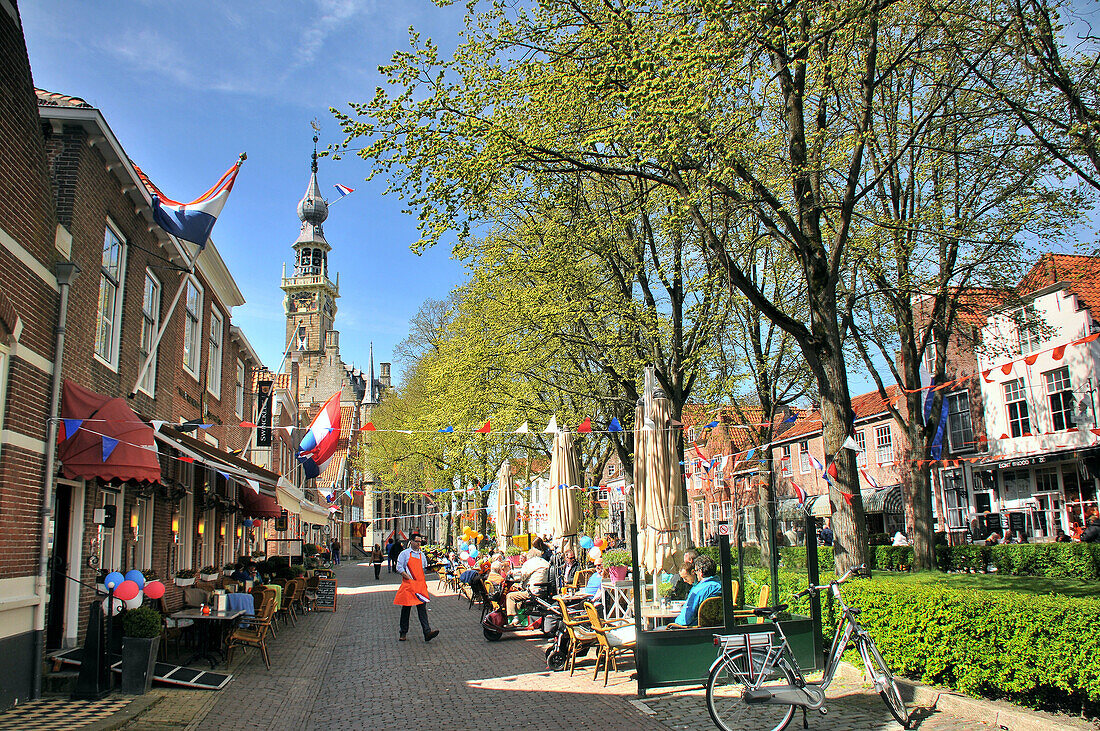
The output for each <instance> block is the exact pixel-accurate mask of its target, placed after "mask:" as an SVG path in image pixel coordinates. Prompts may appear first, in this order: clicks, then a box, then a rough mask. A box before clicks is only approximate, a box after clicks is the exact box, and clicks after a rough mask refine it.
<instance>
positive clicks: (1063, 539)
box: [1054, 528, 1072, 543]
mask: <svg viewBox="0 0 1100 731" xmlns="http://www.w3.org/2000/svg"><path fill="white" fill-rule="evenodd" d="M1054 542H1055V543H1071V542H1072V540H1071V539H1070V537H1069V536H1067V535H1066V532H1065V531H1064V530H1062V529H1061V528H1059V529H1058V532H1056V533H1055V534H1054Z"/></svg>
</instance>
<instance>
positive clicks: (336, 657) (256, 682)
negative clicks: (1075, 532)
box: [122, 563, 1049, 731]
mask: <svg viewBox="0 0 1100 731" xmlns="http://www.w3.org/2000/svg"><path fill="white" fill-rule="evenodd" d="M338 577H339V581H340V588H339V595H338V596H339V600H338V604H337V611H336V613H335V614H332V613H310V614H307V615H305V616H304V617H301V618H300V619H299V621H298V624H297V626H290V627H284V628H283V629H281V630H280V631H279V636H278V638H277V639H275V640H273V641H272V643H271V646H270V650H271V661H272V668H271V671H270V672H269V671H267V670H266V669H265V668H264V666H263V662H262V661H261V660H260V659H259V657H258V655H257V654H256V653H254V652H250V651H245V652H242V653H240V654H238V655H236V656H235V657H234V660H233V666H232V667H231V668H230V671H231V672H232V673H233V674H234V678H233V681H232V682H231V683H230V684H229V685H228V686H227V687H226V688H225V689H224V690H222V691H220V692H213V693H212V692H206V691H177V690H168V689H161V690H158V691H157V693H158V694H160V695H162V696H163V697H162V699H161V700H160V701H159V702H157V703H155V704H154V705H153V706H152V707H151V708H149V709H148V710H147V711H146V712H144V713H143V714H141V715H140V716H139V717H137V718H136V719H134V720H132V721H130V722H128V723H127V724H126V725H124V726H122V727H123V728H127V729H170V728H188V729H192V728H193V729H223V728H233V729H242V728H263V729H269V728H317V729H363V728H379V729H390V728H424V729H463V730H464V731H465V730H466V729H469V728H470V727H471V726H484V725H486V724H491V725H493V726H504V727H511V728H539V727H548V728H570V729H574V728H575V729H712V728H714V727H713V725H712V724H711V722H710V719H709V717H708V716H707V712H706V706H705V702H704V699H703V694H702V691H701V690H699V689H691V690H682V691H677V692H663V693H655V694H651V695H650V696H648V697H647V698H644V699H638V698H636V696H635V687H636V686H635V683H634V681H633V680H631V677H630V676H631V673H632V669H633V668H632V663H630V662H627V663H624V666H623V667H622V668H621V669H620V671H619V672H617V673H612V677H611V682H610V683H609V684H608V686H607V688H604V687H603V685H602V683H599V682H593V680H592V675H591V672H592V670H591V668H592V660H591V658H588V659H587V660H586V662H584V663H583V664H582V665H581V666H580V669H579V670H578V672H577V673H576V674H575V675H574V676H573V677H572V678H570V677H569V675H568V673H560V672H559V673H552V672H548V671H546V670H544V669H543V668H544V665H545V664H544V660H543V647H544V644H543V643H542V642H541V640H539V639H534V638H520V637H514V638H510V639H504V640H502V641H500V642H496V643H489V642H486V641H485V639H484V638H483V637H482V634H481V631H480V627H479V625H478V622H477V609H476V607H475V608H474V609H469V608H468V603H467V602H466V601H465V600H464V599H461V598H459V597H456V596H454V595H453V594H449V593H446V592H443V593H441V594H439V595H437V597H436V599H435V600H434V601H433V602H432V604H431V611H430V613H429V617H430V619H431V624H432V626H433V627H434V628H438V629H439V630H440V631H441V633H440V635H439V637H438V638H436V639H435V640H434V641H433V642H431V643H430V644H426V643H425V642H424V641H423V639H422V638H421V636H420V633H419V632H418V631H417V627H416V626H415V618H414V621H413V624H414V627H413V630H412V631H411V632H410V634H409V641H408V642H398V641H397V614H398V610H397V609H396V608H395V607H394V606H393V592H394V589H395V587H396V584H397V582H396V581H395V580H394V579H395V576H394V575H392V574H388V573H385V572H383V574H382V577H381V581H379V582H375V581H374V578H373V568H371V567H369V566H367V565H365V564H364V565H357V564H354V563H351V564H345V565H344V566H343V567H341V568H340V569H339V571H338ZM429 586H430V587H431V588H432V589H433V590H434V589H435V584H434V582H431V583H429ZM829 696H830V699H831V700H830V703H829V714H828V715H827V716H821V715H819V714H816V713H814V714H811V715H810V716H809V717H808V720H809V724H810V728H811V729H819V730H824V729H836V730H840V729H897V728H899V726H898V725H897V724H896V723H894V722H893V720H892V719H891V718H890V716H889V714H888V712H887V710H886V708H885V706H884V705H883V704H882V702H881V701H880V700H879V698H878V696H877V695H875V694H874V693H873V692H871V691H868V690H867V689H866V688H864V687H863V686H862V684H861V683H860V682H859V681H858V680H848V681H844V682H841V683H839V684H834V686H833V688H831V689H830V691H829ZM917 714H918V718H920V719H921V720H920V724H919V726H917V727H918V728H921V729H926V730H928V731H945V730H947V729H985V728H989V729H996V728H998V725H997V724H995V723H992V721H993V720H994V714H993V713H988V714H986V713H984V711H983V714H981V718H983V719H984V720H980V719H979V718H977V717H976V718H962V717H957V716H953V715H949V714H948V713H945V712H942V711H937V712H932V713H931V714H929V713H928V712H927V711H922V710H920V709H918V710H917ZM800 715H801V714H798V715H796V716H795V719H794V721H793V722H792V725H791V727H792V728H800V727H801V721H802V719H801V717H800ZM972 715H976V716H977V715H978V714H972ZM985 721H990V722H991V723H986V722H985ZM1041 727H1042V726H1036V728H1041ZM1048 727H1049V726H1048ZM1012 728H1019V727H1018V726H1012Z"/></svg>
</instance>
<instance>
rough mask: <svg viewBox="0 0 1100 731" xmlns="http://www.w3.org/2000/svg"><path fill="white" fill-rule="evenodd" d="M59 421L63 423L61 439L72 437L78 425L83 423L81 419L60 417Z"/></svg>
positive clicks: (78, 427)
mask: <svg viewBox="0 0 1100 731" xmlns="http://www.w3.org/2000/svg"><path fill="white" fill-rule="evenodd" d="M61 422H62V423H63V424H64V425H65V436H64V437H63V438H62V440H61V441H64V440H65V439H72V438H73V435H74V434H76V432H77V431H78V430H79V429H80V425H81V424H83V423H84V420H83V419H62V420H61Z"/></svg>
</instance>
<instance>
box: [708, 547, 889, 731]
mask: <svg viewBox="0 0 1100 731" xmlns="http://www.w3.org/2000/svg"><path fill="white" fill-rule="evenodd" d="M863 570H864V567H863V566H857V567H855V568H853V569H851V570H850V571H848V573H846V574H844V576H842V577H840V578H839V579H835V580H834V581H831V582H829V583H828V584H827V585H824V586H811V587H810V588H809V589H806V590H804V591H801V592H799V593H798V594H795V595H794V598H795V599H800V598H802V597H805V596H809V595H810V593H811V592H813V593H817V592H820V591H821V590H823V589H828V590H830V591H831V592H832V594H833V597H834V598H835V599H836V601H837V604H838V606H839V607H840V610H841V619H840V623H839V624H838V625H837V630H836V635H835V637H834V638H833V646H832V648H831V649H830V650H829V662H828V664H827V665H826V666H825V674H824V675H823V676H822V678H821V680H820V681H818V682H816V683H811V682H808V681H807V680H806V678H805V676H804V675H803V674H802V669H801V668H800V667H799V666H798V661H797V660H795V657H794V654H793V653H792V652H791V647H790V644H789V643H788V642H787V636H786V635H785V634H784V633H783V626H782V624H781V623H780V622H779V619H778V617H779V614H780V613H781V612H783V611H785V610H786V609H787V606H788V605H786V604H780V605H778V606H774V607H763V608H760V609H755V610H753V614H755V615H756V616H758V617H761V618H764V619H767V620H768V621H770V622H772V623H773V624H774V625H775V632H771V631H767V632H752V633H749V634H743V635H715V636H714V644H716V645H719V646H721V651H720V652H719V655H718V658H717V659H716V660H715V661H714V664H713V665H711V668H710V677H709V678H708V679H707V711H709V712H710V717H711V719H713V720H714V723H715V725H717V726H718V728H720V729H724V731H740V730H741V729H770V730H771V731H782V729H784V728H786V727H787V724H788V723H790V722H791V718H793V717H794V709H795V708H802V709H804V711H805V709H809V710H814V711H818V712H819V713H821V714H822V715H824V714H825V713H827V712H828V709H827V708H826V707H825V689H826V688H828V687H829V684H830V683H832V681H833V676H834V675H835V674H836V670H837V667H839V665H840V657H841V655H843V654H844V651H845V650H846V649H847V648H848V646H849V644H850V643H855V646H856V648H857V650H858V651H859V656H860V657H861V658H862V659H863V666H864V668H865V669H866V671H867V675H868V676H869V677H870V678H871V681H872V682H873V683H874V684H875V690H877V691H878V693H879V695H881V696H882V700H883V701H885V702H886V707H887V708H889V709H890V713H891V715H893V717H894V718H895V719H897V721H898V723H900V724H901V725H902V727H903V728H909V711H908V710H906V708H905V701H904V700H903V699H902V697H901V691H900V690H899V689H898V684H897V682H896V681H895V680H894V674H893V673H892V672H890V668H889V667H888V666H887V665H886V662H885V661H884V660H883V659H882V655H881V654H880V653H879V651H878V648H877V647H875V642H874V640H872V639H871V636H870V635H869V634H867V630H865V629H864V628H863V626H862V625H860V623H859V620H858V616H859V610H858V609H856V608H854V607H850V606H848V605H847V604H845V603H844V599H843V597H841V595H840V585H841V584H843V583H844V582H846V581H847V580H848V579H849V578H851V576H852V575H853V574H858V573H859V572H861V571H863ZM776 634H778V635H779V641H778V642H776V638H775V635H776Z"/></svg>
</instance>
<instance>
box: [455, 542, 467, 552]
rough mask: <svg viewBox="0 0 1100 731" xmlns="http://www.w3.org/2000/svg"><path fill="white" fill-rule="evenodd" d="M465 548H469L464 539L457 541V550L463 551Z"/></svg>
mask: <svg viewBox="0 0 1100 731" xmlns="http://www.w3.org/2000/svg"><path fill="white" fill-rule="evenodd" d="M467 548H469V545H468V544H467V543H466V541H459V542H458V550H460V551H465V550H466V549H467Z"/></svg>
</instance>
